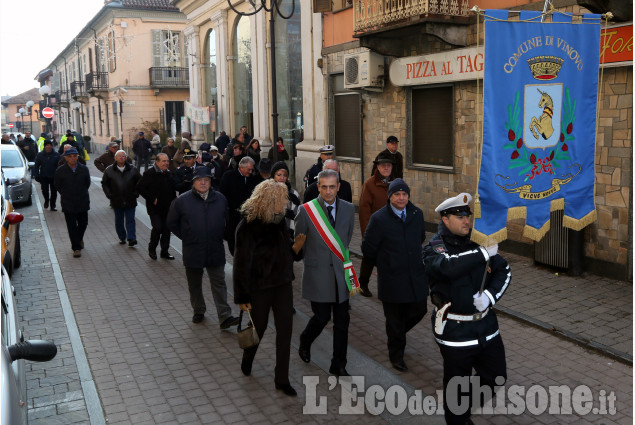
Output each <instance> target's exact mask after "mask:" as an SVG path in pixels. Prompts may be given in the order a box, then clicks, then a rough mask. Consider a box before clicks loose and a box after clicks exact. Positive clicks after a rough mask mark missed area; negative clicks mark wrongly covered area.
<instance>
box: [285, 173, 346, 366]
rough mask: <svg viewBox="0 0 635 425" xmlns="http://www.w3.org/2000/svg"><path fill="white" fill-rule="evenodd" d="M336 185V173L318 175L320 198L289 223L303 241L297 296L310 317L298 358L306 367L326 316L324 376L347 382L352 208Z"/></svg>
mask: <svg viewBox="0 0 635 425" xmlns="http://www.w3.org/2000/svg"><path fill="white" fill-rule="evenodd" d="M338 180H339V175H338V173H337V172H335V171H333V170H323V171H321V172H320V173H319V174H318V177H317V183H318V189H319V191H320V195H319V196H318V197H317V198H316V199H314V200H313V201H311V202H308V203H306V204H304V205H302V206H300V209H299V211H298V215H297V216H296V218H295V236H296V237H297V236H299V235H300V234H304V235H306V242H305V244H304V247H303V248H302V249H303V253H304V272H303V274H302V296H303V297H304V298H306V299H308V300H309V301H311V310H312V311H313V317H311V319H310V320H309V323H308V324H307V326H306V328H305V329H304V331H303V332H302V334H301V335H300V347H299V350H298V354H299V355H300V358H301V359H302V361H304V362H305V363H308V362H310V361H311V344H313V341H315V339H316V338H317V337H318V336H319V335H320V333H321V332H322V330H323V329H324V327H325V326H326V324H327V323H328V322H329V321H330V320H331V312H332V314H333V356H332V358H331V367H330V368H329V372H330V373H332V374H333V375H336V376H348V372H347V371H346V353H347V348H348V324H349V322H350V315H349V312H348V307H349V302H348V297H349V293H350V292H351V291H353V290H356V289H358V288H357V287H358V284H357V282H354V284H355V287H353V284H352V283H351V282H350V280H351V276H354V273H351V270H350V268H349V267H348V265H349V263H350V262H349V259H348V245H349V243H350V241H351V237H352V236H353V223H354V220H355V207H354V206H353V204H351V203H350V202H346V201H343V200H341V199H339V197H338V196H337V191H338V189H339V181H338ZM333 241H335V242H336V243H334V242H333ZM340 242H341V243H340ZM343 260H344V261H343ZM345 265H346V266H347V270H345V268H344V266H345Z"/></svg>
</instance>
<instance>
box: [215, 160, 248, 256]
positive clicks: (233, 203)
mask: <svg viewBox="0 0 635 425" xmlns="http://www.w3.org/2000/svg"><path fill="white" fill-rule="evenodd" d="M255 168H256V163H255V162H254V160H253V159H252V158H251V157H249V156H246V157H244V158H243V159H241V160H240V162H239V163H238V167H237V168H235V169H233V170H227V172H225V174H223V178H222V179H221V182H220V188H219V189H218V191H219V192H220V193H222V194H223V195H225V198H227V206H228V208H229V216H228V219H227V226H226V228H225V240H226V241H227V246H228V247H229V252H230V253H231V254H232V255H234V242H235V233H236V227H237V226H238V223H239V222H240V219H241V216H240V213H239V212H238V210H239V209H240V207H241V206H242V204H243V203H244V202H245V201H246V200H247V199H249V197H250V196H251V192H253V191H254V188H255V187H256V184H258V181H257V180H256V178H255V177H254V176H253V173H254V169H255Z"/></svg>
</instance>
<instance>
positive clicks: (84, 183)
mask: <svg viewBox="0 0 635 425" xmlns="http://www.w3.org/2000/svg"><path fill="white" fill-rule="evenodd" d="M190 138H191V134H189V133H187V132H184V133H183V134H182V137H181V141H180V144H179V146H178V147H177V146H175V141H174V139H173V138H168V139H167V140H166V144H165V146H163V147H161V140H160V136H159V133H158V132H157V131H156V130H152V140H148V139H146V138H145V134H144V133H143V132H139V133H138V135H137V138H136V140H134V143H133V144H132V151H133V153H134V163H133V161H132V160H131V158H128V155H127V153H126V152H125V151H124V150H122V149H121V143H120V141H118V140H113V141H112V142H111V143H110V144H109V145H108V147H107V150H106V152H105V153H103V154H102V155H100V156H99V157H98V158H96V159H95V161H94V165H95V167H96V168H97V169H98V170H99V171H101V172H102V173H103V177H102V180H101V186H102V189H103V192H104V194H105V196H106V197H107V198H108V199H109V201H110V206H111V207H112V209H113V212H114V224H115V233H116V236H117V239H118V241H119V243H120V244H122V245H125V244H128V246H130V247H134V246H136V245H137V243H138V242H137V234H136V228H135V210H136V207H137V199H138V197H139V196H141V197H142V198H144V200H145V206H146V210H147V213H148V216H149V217H150V222H151V235H150V240H149V242H148V256H149V257H150V258H151V259H152V260H158V258H162V259H166V260H174V259H175V257H174V256H173V255H172V254H171V253H170V251H169V247H170V237H171V235H172V234H174V235H175V236H176V237H178V238H179V239H181V241H182V246H183V266H184V268H185V279H186V281H187V285H188V290H189V294H190V305H191V308H192V312H193V316H192V322H193V323H201V322H202V321H203V320H204V319H205V313H206V311H207V307H206V304H205V299H204V295H203V274H204V272H205V271H206V272H207V275H208V279H209V282H210V286H211V291H212V296H213V299H214V304H215V306H216V314H217V316H218V321H219V324H220V329H223V330H224V329H228V328H230V327H232V326H236V325H238V324H239V322H240V318H239V317H235V316H234V315H233V313H232V308H231V306H230V305H229V301H228V296H227V283H226V277H225V271H224V270H225V269H224V266H225V261H226V260H225V259H226V253H225V245H224V242H227V246H228V249H229V253H230V254H231V255H232V256H234V261H233V262H234V268H233V289H234V302H235V303H236V304H237V305H238V307H239V308H240V310H242V311H248V312H250V315H251V318H252V320H253V325H254V327H255V329H256V332H257V334H258V336H259V338H260V340H262V338H263V337H264V335H265V331H266V329H267V324H268V317H269V313H270V312H273V318H274V321H275V327H276V341H275V342H276V367H275V371H274V383H275V388H277V389H279V390H281V391H283V392H284V393H285V394H287V395H291V396H293V395H296V394H297V392H296V391H295V389H294V388H293V387H292V386H291V383H290V381H289V359H290V346H291V338H292V323H293V314H294V312H295V310H294V307H293V289H292V283H293V281H294V280H295V278H296V276H295V275H294V271H293V263H294V262H295V261H302V267H303V273H302V279H301V285H302V296H303V297H304V298H305V299H307V300H308V301H310V304H311V310H312V316H311V317H310V319H309V321H308V324H307V325H306V327H305V329H304V330H303V331H302V333H301V335H300V338H299V349H298V355H299V357H300V358H301V359H302V361H304V362H306V363H308V362H310V361H311V347H312V344H313V342H314V341H315V339H316V338H317V337H318V336H319V335H320V333H321V332H322V331H323V329H324V328H325V326H326V325H327V324H328V323H329V322H330V321H331V320H332V321H333V343H332V344H333V347H332V357H331V363H330V368H329V372H330V373H331V374H333V375H335V376H348V375H349V373H348V371H347V369H346V367H347V349H348V328H349V324H350V321H351V317H350V310H351V307H350V303H349V299H350V296H352V295H354V294H356V293H360V294H361V295H363V296H365V297H372V296H373V294H372V292H371V291H370V289H369V282H370V278H371V275H372V271H373V269H374V268H375V267H376V268H377V297H378V298H379V300H380V301H381V303H382V306H383V311H384V316H385V330H386V335H387V355H388V359H389V360H390V363H391V364H392V366H393V367H394V368H395V369H396V370H397V371H400V372H406V371H407V370H408V366H407V365H406V363H405V361H404V353H405V350H406V336H407V333H408V332H409V331H410V330H411V329H412V328H413V327H414V326H416V325H417V324H418V323H420V322H421V320H422V319H423V317H424V316H425V315H426V314H427V299H428V295H430V296H431V300H432V303H433V305H434V306H435V310H434V312H433V314H432V316H431V322H432V330H433V334H434V338H435V340H436V342H437V344H438V346H439V349H440V351H441V354H442V356H443V359H444V376H443V383H444V396H445V397H444V399H445V401H444V403H445V404H444V407H445V415H446V421H447V422H448V423H451V424H454V423H457V424H466V423H471V421H470V415H469V411H468V412H467V413H465V412H460V413H456V412H454V411H453V410H452V409H451V408H449V406H450V405H451V404H452V403H449V404H448V400H450V401H451V402H452V401H456V397H458V396H459V395H458V394H454V393H449V392H447V386H448V383H449V382H450V380H451V379H452V378H453V377H455V376H469V375H471V374H472V369H474V370H475V371H476V374H477V375H478V376H479V377H480V379H481V381H480V382H481V385H482V384H485V385H487V386H490V387H493V386H494V385H501V382H500V380H497V378H498V377H502V379H503V380H504V379H505V378H506V365H505V351H504V346H503V342H502V339H501V336H500V333H499V330H498V324H497V321H496V315H495V313H494V311H493V310H492V309H491V307H492V305H494V304H495V303H496V302H497V301H498V300H499V299H500V298H501V297H502V295H503V294H504V292H505V290H506V289H507V286H508V285H509V282H510V280H511V271H510V269H509V266H508V265H507V262H506V261H505V260H504V259H503V258H502V257H501V256H500V255H498V252H497V251H498V249H497V246H496V245H493V246H489V247H482V246H478V245H477V244H475V243H473V242H471V240H470V232H471V224H470V220H471V216H472V212H471V209H470V203H471V200H472V198H471V196H470V195H469V194H468V193H461V194H458V195H457V196H454V197H450V198H448V199H447V200H445V201H444V202H443V203H441V204H440V205H439V206H438V207H437V208H436V210H435V211H436V212H437V213H438V214H439V224H438V233H437V234H436V235H435V236H434V237H433V238H432V240H431V241H430V242H428V243H427V244H426V242H425V239H426V234H425V225H424V217H423V212H422V210H421V209H420V208H419V207H417V206H416V205H414V204H413V202H412V201H411V196H410V194H411V192H410V187H409V185H408V184H407V183H406V181H405V180H404V171H403V156H402V155H401V154H400V153H399V152H398V144H399V140H398V139H397V138H396V137H394V136H390V137H388V138H387V140H386V150H384V151H382V152H380V153H379V154H378V155H377V157H376V158H375V160H374V161H373V168H372V172H371V176H370V177H369V178H368V179H367V180H366V181H365V182H364V184H363V187H362V190H361V195H360V197H359V222H360V223H359V224H360V228H361V231H362V235H363V242H362V246H361V249H362V253H363V259H362V263H361V270H360V273H359V278H358V277H357V274H356V273H355V271H354V268H353V264H352V262H351V261H350V257H349V245H350V242H351V238H352V235H353V229H354V221H355V206H354V205H353V203H352V202H353V193H352V189H351V185H350V184H349V183H348V182H346V181H345V180H343V179H342V178H341V176H340V172H339V171H340V170H339V164H338V162H337V161H336V160H335V159H334V158H333V156H334V154H335V146H333V145H325V146H323V147H321V148H319V152H318V153H319V158H318V160H317V161H316V163H315V164H313V165H312V166H311V167H310V168H309V170H307V172H306V174H305V177H304V179H303V180H304V196H303V199H302V201H301V196H300V194H299V193H298V191H297V190H296V189H295V188H294V187H292V185H291V184H290V182H289V177H290V176H289V167H288V165H287V164H286V162H285V161H286V160H288V158H289V156H288V153H287V152H286V149H285V147H284V142H283V140H282V139H279V140H278V141H277V143H276V145H275V146H273V147H272V149H271V150H270V151H269V153H268V154H267V155H262V154H261V149H262V148H261V146H260V142H259V141H258V140H257V139H254V138H253V137H252V136H250V135H249V134H248V133H247V128H246V127H242V128H241V131H240V132H239V133H237V134H236V136H235V137H234V138H233V139H229V137H228V136H227V135H226V134H225V133H224V132H221V134H220V136H219V138H218V139H217V140H216V141H215V143H214V144H210V143H203V144H201V146H200V147H199V151H198V152H197V151H195V150H193V148H192V143H191V142H190ZM29 140H32V139H29ZM22 145H23V146H24V148H23V151H25V152H28V151H32V152H29V155H32V153H33V152H37V150H38V146H37V145H35V144H33V143H31V142H28V143H24V142H23V143H22ZM27 145H28V146H27ZM59 150H60V152H56V151H55V150H54V149H53V146H52V142H51V141H50V140H47V139H46V138H45V140H44V141H43V143H42V149H41V152H39V153H36V154H35V155H32V156H33V159H34V160H35V167H34V169H33V176H34V178H35V179H36V180H37V181H38V182H40V184H41V186H42V194H43V196H44V200H45V203H44V207H45V208H49V207H50V208H51V211H55V210H56V202H57V192H59V193H60V197H61V207H62V211H63V213H64V215H65V219H66V223H67V228H68V234H69V239H70V242H71V249H72V251H73V256H74V257H80V256H81V250H82V249H83V248H84V241H83V236H84V233H85V231H86V228H87V224H88V210H89V208H90V200H89V194H88V189H89V187H90V174H89V171H88V168H87V167H86V165H85V164H82V163H81V162H80V159H83V158H82V155H80V152H79V151H78V149H77V143H76V142H75V141H74V137H73V134H69V135H67V137H66V139H65V140H64V143H62V144H61V145H60V148H59ZM274 150H277V154H276V155H275V156H274V155H272V151H274ZM285 153H286V154H287V155H284V154H285ZM25 155H26V153H25ZM274 157H277V158H278V159H280V161H278V162H275V163H274V162H273V158H274ZM152 158H154V159H153V162H152V163H151V160H152ZM142 167H143V168H144V169H145V170H144V172H143V173H141V168H142ZM157 248H160V251H159V255H157V252H156V250H157ZM257 351H258V345H254V346H251V347H248V348H245V349H244V352H243V357H242V360H241V362H240V367H241V370H242V372H243V374H244V375H246V376H249V375H250V374H251V371H252V367H253V364H254V360H255V357H256V354H257Z"/></svg>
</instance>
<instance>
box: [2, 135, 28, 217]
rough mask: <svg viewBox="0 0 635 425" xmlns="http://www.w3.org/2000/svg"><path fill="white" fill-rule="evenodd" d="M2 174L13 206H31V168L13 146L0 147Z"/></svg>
mask: <svg viewBox="0 0 635 425" xmlns="http://www.w3.org/2000/svg"><path fill="white" fill-rule="evenodd" d="M0 161H1V163H2V172H3V173H4V178H5V179H6V181H7V184H8V185H9V194H10V195H11V201H13V205H18V204H25V205H31V203H32V202H33V201H32V200H31V169H30V168H31V167H33V166H34V165H35V163H34V162H28V161H27V160H26V157H25V156H24V154H23V153H22V150H21V149H20V148H19V147H18V146H16V145H13V144H3V145H0Z"/></svg>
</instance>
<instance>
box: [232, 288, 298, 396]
mask: <svg viewBox="0 0 635 425" xmlns="http://www.w3.org/2000/svg"><path fill="white" fill-rule="evenodd" d="M269 311H273V320H274V323H275V325H276V368H275V375H274V381H275V383H276V384H281V385H284V384H288V383H289V353H290V350H291V333H292V331H293V287H292V286H291V282H289V283H285V284H284V285H281V286H276V287H275V288H269V289H265V290H263V291H258V292H253V293H251V318H252V319H253V320H254V326H255V327H256V332H258V336H259V337H260V340H261V341H262V337H263V335H264V334H265V330H267V323H268V322H269ZM243 320H244V319H243ZM257 350H258V346H255V347H250V348H246V349H245V351H244V352H243V359H244V360H246V361H248V362H252V361H253V360H254V357H255V356H256V351H257Z"/></svg>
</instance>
